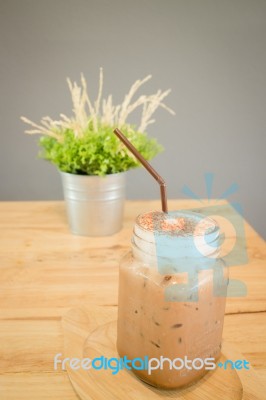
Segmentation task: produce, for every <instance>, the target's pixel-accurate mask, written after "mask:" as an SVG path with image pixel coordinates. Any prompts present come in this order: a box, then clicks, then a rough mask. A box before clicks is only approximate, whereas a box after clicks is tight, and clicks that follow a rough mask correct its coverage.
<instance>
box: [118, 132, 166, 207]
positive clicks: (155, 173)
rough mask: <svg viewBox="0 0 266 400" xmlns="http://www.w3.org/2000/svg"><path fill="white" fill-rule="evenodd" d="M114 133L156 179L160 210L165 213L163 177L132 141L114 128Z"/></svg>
mask: <svg viewBox="0 0 266 400" xmlns="http://www.w3.org/2000/svg"><path fill="white" fill-rule="evenodd" d="M114 133H115V134H116V136H117V137H118V138H119V139H120V140H121V142H123V143H124V145H125V146H126V147H127V148H128V150H130V151H131V153H133V154H134V156H135V157H136V158H137V159H138V160H139V162H141V164H142V165H143V166H144V167H145V168H146V170H147V171H148V172H149V173H150V174H151V175H152V176H153V177H154V179H156V181H157V182H158V183H159V185H160V192H161V202H162V211H163V212H165V213H167V212H168V208H167V197H166V184H165V181H164V180H163V178H162V177H161V176H160V175H159V174H158V173H157V172H156V171H155V169H154V168H153V167H152V166H151V164H150V163H148V161H147V160H145V158H144V157H143V156H142V155H141V154H140V153H139V152H138V150H137V149H136V147H134V146H133V144H132V143H130V141H129V140H128V139H127V138H126V137H125V135H124V134H123V133H122V132H121V131H120V130H119V129H117V128H116V129H115V130H114Z"/></svg>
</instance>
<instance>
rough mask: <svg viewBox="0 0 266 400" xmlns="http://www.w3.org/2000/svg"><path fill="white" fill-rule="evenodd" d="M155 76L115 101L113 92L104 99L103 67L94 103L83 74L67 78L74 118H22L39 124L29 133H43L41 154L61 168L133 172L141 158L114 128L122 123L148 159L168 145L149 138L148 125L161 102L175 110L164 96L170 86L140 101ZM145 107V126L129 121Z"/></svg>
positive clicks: (76, 171)
mask: <svg viewBox="0 0 266 400" xmlns="http://www.w3.org/2000/svg"><path fill="white" fill-rule="evenodd" d="M150 78H151V76H150V75H149V76H147V77H146V78H144V79H143V80H137V81H136V82H135V83H134V84H133V85H132V87H131V88H130V90H129V92H128V94H127V95H126V96H125V98H124V101H123V102H122V104H121V105H116V106H115V105H113V101H112V96H111V95H109V96H108V97H107V99H102V88H103V71H102V69H100V79H99V91H98V96H97V99H96V100H95V101H94V102H92V101H91V100H90V98H89V95H88V90H87V82H86V80H85V78H84V76H83V75H81V85H80V86H79V85H78V84H77V83H76V82H74V83H72V82H71V81H70V79H67V82H68V86H69V89H70V92H71V97H72V103H73V113H74V116H73V117H71V118H69V117H67V116H66V115H64V114H60V117H61V119H60V120H58V121H54V120H52V119H51V118H50V117H44V118H42V119H41V124H40V125H38V124H36V123H34V122H32V121H30V120H29V119H27V118H25V117H21V119H22V121H24V122H25V123H27V124H29V125H31V127H33V129H30V130H27V131H26V133H28V134H41V135H42V136H41V138H40V140H39V145H40V147H41V149H42V150H41V152H40V156H41V157H42V158H44V159H46V160H48V161H50V162H51V163H53V164H54V165H56V166H57V167H58V168H59V169H60V170H61V171H64V172H68V173H72V174H82V175H107V174H113V173H118V172H123V171H127V170H129V169H131V168H135V167H137V166H139V162H138V161H137V160H136V158H135V157H134V156H133V155H132V154H131V153H130V152H129V151H128V150H127V148H125V146H124V145H123V144H122V143H121V142H120V141H119V139H118V138H117V137H116V136H115V135H114V133H113V130H114V129H115V128H120V129H121V130H122V131H123V133H124V134H125V135H126V137H127V138H128V139H129V140H130V141H131V142H132V143H133V144H134V146H135V147H136V148H137V150H138V151H139V152H140V153H141V154H142V155H143V157H144V158H146V159H147V160H151V159H152V158H153V157H154V156H156V155H157V154H158V153H159V152H161V151H162V149H163V148H162V146H161V145H160V144H158V142H157V140H156V139H153V138H149V137H148V136H147V133H145V130H146V128H147V126H148V125H149V124H151V123H153V122H155V120H154V119H151V116H152V115H153V113H154V112H155V111H156V109H157V108H158V107H162V108H164V109H166V110H167V111H169V112H170V113H171V114H174V112H173V111H172V110H171V109H170V108H168V107H167V106H166V105H165V104H164V103H163V99H164V98H165V97H166V96H167V95H168V94H169V92H170V90H167V91H165V92H162V91H161V90H158V91H157V93H155V94H153V95H149V96H144V95H142V96H139V97H138V98H137V99H136V100H135V101H133V100H132V99H133V97H134V95H135V93H136V91H137V90H138V89H139V88H140V86H141V85H143V84H144V83H145V82H146V81H147V80H149V79H150ZM138 107H142V114H141V121H140V125H139V127H137V128H136V127H135V126H134V125H132V124H129V123H127V118H128V116H129V114H131V113H132V112H133V111H134V110H135V109H136V108H138Z"/></svg>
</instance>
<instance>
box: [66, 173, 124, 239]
mask: <svg viewBox="0 0 266 400" xmlns="http://www.w3.org/2000/svg"><path fill="white" fill-rule="evenodd" d="M60 174H61V177H62V182H63V189H64V197H65V201H66V208H67V214H68V221H69V225H70V230H71V232H72V233H73V234H75V235H82V236H108V235H112V234H113V233H116V232H118V231H119V230H120V229H121V228H122V221H123V211H124V200H125V172H121V173H118V174H111V175H106V176H103V177H102V176H88V175H75V174H68V173H66V172H62V171H60Z"/></svg>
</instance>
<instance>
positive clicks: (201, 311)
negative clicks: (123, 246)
mask: <svg viewBox="0 0 266 400" xmlns="http://www.w3.org/2000/svg"><path fill="white" fill-rule="evenodd" d="M219 242H220V235H219V227H218V225H217V224H216V222H215V221H214V220H212V219H211V218H209V217H204V216H203V215H201V214H197V213H193V212H177V211H176V212H170V213H169V214H165V213H162V212H150V213H146V214H142V215H139V216H138V217H137V219H136V223H135V226H134V230H133V237H132V250H131V251H130V253H128V254H127V255H126V256H125V257H124V258H123V260H122V262H121V265H120V271H119V299H118V324H117V350H118V353H119V355H120V357H125V356H126V357H127V359H128V360H134V359H138V360H135V361H136V362H135V363H134V367H132V370H133V372H134V373H135V374H136V375H137V376H138V377H139V378H140V379H142V380H144V381H145V382H147V383H149V384H151V385H153V386H156V387H160V388H167V389H173V388H178V387H181V386H184V385H188V384H191V383H193V382H194V381H196V380H197V379H199V378H200V377H202V376H203V375H204V374H205V373H206V372H207V371H208V369H214V368H215V362H216V361H217V359H218V358H219V356H220V352H221V341H222V330H223V320H224V311H225V301H226V291H227V284H228V270H227V268H226V267H225V265H224V263H223V260H222V259H220V258H219ZM141 360H145V365H144V367H143V364H141ZM138 363H139V364H138ZM141 365H142V367H141Z"/></svg>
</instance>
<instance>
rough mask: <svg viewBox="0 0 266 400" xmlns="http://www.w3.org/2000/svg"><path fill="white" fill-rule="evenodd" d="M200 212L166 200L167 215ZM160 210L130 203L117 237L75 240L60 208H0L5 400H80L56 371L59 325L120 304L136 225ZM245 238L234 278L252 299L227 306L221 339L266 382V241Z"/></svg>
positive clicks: (1, 392)
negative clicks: (73, 314)
mask: <svg viewBox="0 0 266 400" xmlns="http://www.w3.org/2000/svg"><path fill="white" fill-rule="evenodd" d="M210 204H215V203H214V202H211V203H210ZM223 204H224V205H225V203H223ZM203 205H204V203H203ZM200 206H201V204H200V203H199V202H197V201H192V200H172V201H169V209H188V208H195V207H200ZM225 207H227V208H226V215H227V216H233V214H234V213H235V211H234V210H233V209H232V208H231V207H230V206H229V205H228V206H226V205H225ZM156 209H158V210H159V209H160V202H159V201H135V202H127V203H126V209H125V218H124V227H123V229H122V230H121V231H120V232H119V233H117V234H115V235H113V236H110V237H103V238H88V237H80V236H73V235H71V233H70V232H69V230H68V226H67V221H66V216H65V208H64V203H63V202H2V203H0V226H1V230H0V236H1V240H0V399H1V400H11V399H12V400H13V399H14V400H20V399H22V400H24V399H53V400H59V399H64V400H65V399H70V400H72V399H77V398H78V397H77V395H76V394H75V392H74V391H73V388H72V386H71V384H70V382H69V380H68V377H67V374H66V372H65V371H55V370H54V365H53V358H54V356H55V354H57V353H63V352H64V346H63V330H62V326H61V318H62V316H63V315H64V314H65V313H66V312H67V311H68V310H70V309H72V308H77V307H79V306H81V305H86V306H92V307H93V306H95V307H96V306H104V307H109V306H115V305H117V290H118V265H119V260H120V259H121V257H122V256H123V255H124V254H125V253H126V252H127V251H128V250H129V248H130V238H131V232H132V226H133V223H134V219H135V217H136V216H137V215H138V214H140V213H142V212H145V211H149V210H156ZM245 236H246V244H247V251H248V256H249V261H248V264H247V265H245V266H238V267H232V268H231V269H230V270H231V271H230V276H231V278H234V279H240V280H242V281H244V282H245V283H246V285H247V288H248V295H247V296H246V297H243V298H229V299H228V300H227V307H226V314H227V315H226V317H225V326H224V335H223V336H224V339H225V340H226V341H227V342H228V343H230V344H233V345H234V348H236V349H237V350H238V351H239V352H240V353H242V354H243V355H244V356H245V357H246V358H247V359H248V360H249V361H250V362H251V363H252V366H253V367H254V369H255V371H256V373H257V374H258V376H259V377H260V378H262V379H264V380H265V381H266V335H265V327H266V262H265V259H266V249H265V242H264V240H263V239H262V238H261V237H259V235H258V234H257V233H256V232H255V231H254V229H253V228H252V227H251V226H250V225H249V224H248V223H245Z"/></svg>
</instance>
